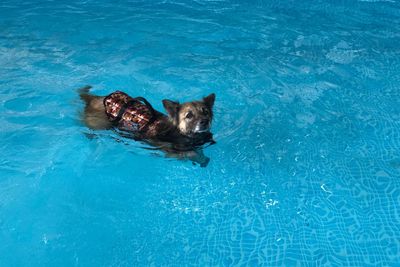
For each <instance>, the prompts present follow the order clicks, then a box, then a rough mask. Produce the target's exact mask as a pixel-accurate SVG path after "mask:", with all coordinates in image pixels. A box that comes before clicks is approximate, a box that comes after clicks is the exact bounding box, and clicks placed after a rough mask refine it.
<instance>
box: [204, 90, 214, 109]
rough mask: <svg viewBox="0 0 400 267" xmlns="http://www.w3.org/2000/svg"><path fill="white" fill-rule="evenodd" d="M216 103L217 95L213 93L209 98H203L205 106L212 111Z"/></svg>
mask: <svg viewBox="0 0 400 267" xmlns="http://www.w3.org/2000/svg"><path fill="white" fill-rule="evenodd" d="M214 101H215V94H214V93H212V94H210V95H209V96H206V97H204V98H203V102H204V104H206V106H207V107H209V108H210V109H212V107H213V106H214Z"/></svg>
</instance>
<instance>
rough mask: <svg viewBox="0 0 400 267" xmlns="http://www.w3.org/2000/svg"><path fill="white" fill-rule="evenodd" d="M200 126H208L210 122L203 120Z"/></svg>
mask: <svg viewBox="0 0 400 267" xmlns="http://www.w3.org/2000/svg"><path fill="white" fill-rule="evenodd" d="M200 124H201V125H208V120H201V121H200Z"/></svg>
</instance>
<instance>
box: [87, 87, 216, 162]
mask: <svg viewBox="0 0 400 267" xmlns="http://www.w3.org/2000/svg"><path fill="white" fill-rule="evenodd" d="M90 89H91V86H85V87H83V88H81V89H79V95H80V98H81V99H82V100H83V101H84V102H85V109H84V112H83V121H84V123H85V124H86V125H87V127H89V128H91V129H93V130H101V129H117V130H118V133H119V134H121V135H122V136H124V137H130V138H132V139H135V140H140V141H145V142H147V143H149V144H151V145H153V146H155V147H157V148H160V149H161V150H163V151H165V152H166V153H167V156H169V157H177V158H188V159H190V160H192V161H193V162H197V163H200V165H202V166H205V165H207V164H208V161H209V159H208V158H206V157H205V156H204V154H203V153H202V150H201V146H202V145H204V144H207V143H210V144H213V143H215V142H214V140H213V137H212V133H211V132H210V128H211V122H212V119H213V106H214V101H215V94H210V95H208V96H206V97H204V98H203V99H202V100H199V101H192V102H186V103H182V104H180V103H179V102H176V101H172V100H168V99H164V100H163V101H162V103H163V106H164V108H165V110H166V111H167V115H165V114H163V113H161V112H159V111H157V110H155V109H154V108H153V107H152V105H151V104H150V103H149V102H148V101H147V100H146V99H145V98H143V97H135V98H133V97H130V96H129V95H127V94H126V93H124V92H121V91H115V92H113V93H111V94H109V95H107V96H97V95H94V94H91V93H90Z"/></svg>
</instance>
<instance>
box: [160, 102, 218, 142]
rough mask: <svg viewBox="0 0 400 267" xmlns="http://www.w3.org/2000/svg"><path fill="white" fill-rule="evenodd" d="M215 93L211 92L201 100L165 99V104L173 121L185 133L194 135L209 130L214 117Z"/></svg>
mask: <svg viewBox="0 0 400 267" xmlns="http://www.w3.org/2000/svg"><path fill="white" fill-rule="evenodd" d="M214 101H215V94H210V95H209V96H207V97H204V98H203V99H202V100H200V101H193V102H186V103H183V104H179V102H175V101H171V100H167V99H164V100H163V105H164V108H165V110H166V111H167V112H168V115H169V118H170V119H171V121H172V123H173V124H174V125H175V126H176V127H177V128H178V129H179V131H180V132H181V133H182V134H183V135H187V136H192V135H195V134H197V133H205V132H209V131H210V128H211V122H212V118H213V111H212V108H213V106H214Z"/></svg>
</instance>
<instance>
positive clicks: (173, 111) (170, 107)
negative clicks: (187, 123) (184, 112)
mask: <svg viewBox="0 0 400 267" xmlns="http://www.w3.org/2000/svg"><path fill="white" fill-rule="evenodd" d="M162 103H163V106H164V108H165V110H166V111H167V112H168V114H169V116H170V117H171V118H176V116H178V111H179V106H180V104H179V102H174V101H171V100H168V99H164V100H163V101H162Z"/></svg>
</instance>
